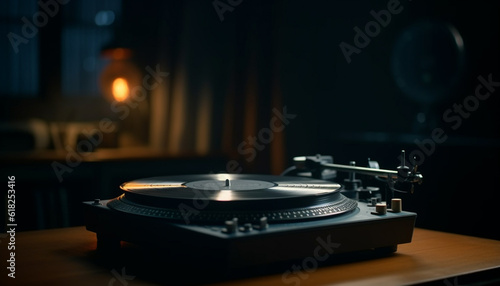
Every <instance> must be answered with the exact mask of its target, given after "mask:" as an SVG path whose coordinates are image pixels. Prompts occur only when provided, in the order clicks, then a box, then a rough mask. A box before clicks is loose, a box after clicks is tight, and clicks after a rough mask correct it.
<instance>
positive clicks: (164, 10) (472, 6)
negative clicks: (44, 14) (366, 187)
mask: <svg viewBox="0 0 500 286" xmlns="http://www.w3.org/2000/svg"><path fill="white" fill-rule="evenodd" d="M49 2H50V1H49ZM392 2H393V1H307V2H305V1H247V0H243V1H232V2H230V3H232V4H235V5H233V6H231V5H230V3H228V2H226V1H223V0H221V1H219V2H217V1H141V2H138V1H126V0H123V1H100V2H97V1H96V2H95V3H94V2H92V1H89V2H87V1H85V2H84V1H76V0H74V1H70V2H68V3H67V4H64V5H62V4H61V5H59V8H60V11H59V12H58V13H56V15H55V16H53V17H50V19H49V21H48V23H47V24H46V25H44V26H43V27H41V28H39V30H38V33H37V34H36V35H35V36H34V37H33V38H32V39H30V41H29V43H28V44H26V45H24V44H21V45H19V49H20V52H19V53H18V54H16V53H13V52H12V46H11V45H10V42H9V40H8V37H5V35H7V34H8V33H9V32H16V33H18V34H21V29H22V24H23V22H22V21H21V18H22V17H23V16H22V15H27V17H28V19H32V18H31V15H33V13H34V12H36V11H40V9H41V8H40V7H39V6H37V5H36V3H35V2H34V1H33V3H35V4H29V3H32V2H30V1H20V3H28V4H26V5H28V6H30V5H31V6H33V5H34V6H33V7H34V8H33V9H34V10H29V9H28V10H26V11H27V12H25V14H16V13H11V14H9V13H6V12H5V13H3V14H2V23H3V24H2V25H3V26H2V34H3V35H4V37H3V39H4V40H3V42H2V49H3V56H2V60H3V61H4V62H3V63H1V65H2V66H3V68H2V78H1V79H0V80H1V81H2V82H4V83H3V85H2V90H0V94H1V96H2V98H1V100H2V104H1V114H0V118H1V119H2V121H3V122H2V132H3V134H2V135H1V136H2V139H1V140H2V142H3V143H2V148H3V151H2V154H3V155H2V173H3V174H13V175H15V176H16V178H17V185H18V191H17V209H18V214H17V215H18V217H19V218H22V222H23V223H21V222H20V223H19V224H20V226H21V228H22V229H23V228H24V229H36V228H47V227H59V226H67V225H78V224H82V223H83V220H82V217H81V212H80V211H81V208H80V202H81V201H83V200H91V199H93V198H95V197H101V198H108V197H111V196H114V195H116V194H118V193H119V190H118V188H117V186H118V185H119V184H120V183H122V182H124V181H126V180H130V179H135V178H140V177H147V176H156V175H175V174H191V173H206V172H218V171H225V170H227V166H226V162H228V160H232V159H234V160H237V162H238V163H239V165H240V166H241V167H242V172H243V173H266V174H269V173H271V174H279V173H280V172H281V171H282V170H283V169H284V168H285V167H287V166H289V165H291V164H292V158H293V156H299V155H314V154H317V153H321V154H326V155H333V156H334V160H335V162H336V163H343V164H347V163H348V162H349V161H351V160H355V161H356V162H357V163H358V164H359V165H365V164H366V159H367V158H368V157H370V158H372V159H373V160H377V161H378V162H379V163H380V166H381V167H382V168H386V169H394V168H395V167H396V166H397V165H398V164H399V159H398V156H399V154H400V151H401V149H405V150H406V151H407V154H418V153H415V152H416V151H415V150H419V146H418V145H417V144H416V143H415V140H420V141H421V140H427V141H425V142H429V141H428V140H429V139H431V138H432V131H433V130H434V129H435V128H441V129H442V130H443V132H444V133H445V134H446V136H447V139H446V140H444V142H442V143H439V144H435V146H434V150H433V151H432V152H429V154H426V155H425V156H424V157H421V158H417V161H419V160H420V161H421V162H422V164H421V165H420V166H419V170H420V171H421V172H422V174H423V175H424V184H422V185H421V186H418V187H417V188H416V191H415V193H414V194H413V195H411V196H410V195H404V208H406V209H407V210H411V211H415V212H417V213H418V219H417V226H418V227H424V228H431V229H438V230H443V231H451V232H457V233H463V234H470V235H475V236H483V237H489V238H495V239H500V230H499V229H498V226H497V225H498V223H497V221H498V219H500V215H499V214H498V211H497V204H498V202H499V201H500V195H499V192H498V190H497V186H496V185H497V183H496V181H497V179H498V177H499V176H498V174H499V171H500V168H499V167H498V161H499V160H498V159H500V156H499V155H500V154H499V150H500V141H499V139H500V138H499V123H498V122H499V118H498V117H499V115H498V114H499V113H498V108H499V104H500V101H499V99H498V92H499V91H494V92H492V93H491V96H490V97H489V98H488V99H486V100H484V101H479V104H478V106H477V108H474V110H473V111H472V112H470V117H469V118H466V119H463V121H462V124H461V125H460V126H459V127H458V128H455V129H454V128H452V125H453V124H451V123H449V122H445V121H443V114H444V113H445V111H446V110H448V109H450V108H453V105H454V104H463V102H464V99H465V98H466V97H467V96H470V95H474V92H475V89H476V86H477V85H478V84H480V81H479V80H478V77H479V76H483V77H484V78H486V79H487V78H488V76H489V75H491V77H492V78H493V81H500V71H499V67H500V65H499V58H498V52H499V51H500V47H499V41H498V40H499V28H500V23H499V22H500V20H499V19H500V17H499V16H500V15H499V14H500V9H499V8H500V7H499V6H500V4H499V3H498V2H496V1H406V0H402V1H399V3H400V4H399V6H398V7H402V11H401V12H400V13H398V14H392V16H391V21H390V23H388V24H387V25H386V27H381V28H380V32H379V33H377V35H375V36H374V37H373V38H371V40H370V43H369V44H368V45H367V46H366V47H364V48H362V49H361V52H360V53H359V54H352V56H351V60H352V61H351V62H350V63H348V62H347V61H346V58H345V57H344V55H343V54H342V51H341V49H340V47H339V45H340V43H341V42H345V43H348V44H350V45H354V37H355V34H356V32H355V30H354V28H355V27H359V28H360V29H362V30H364V28H365V25H366V24H367V23H369V22H370V21H373V20H374V19H373V16H372V15H371V14H370V11H372V10H374V11H375V12H379V11H380V10H382V9H387V5H388V3H392ZM16 3H17V1H7V2H4V3H2V4H1V5H2V6H4V5H5V9H3V10H4V11H11V10H12V9H14V8H13V7H15V6H16V5H21V4H16ZM98 3H100V4H98ZM214 3H215V4H214ZM220 3H223V4H220ZM236 4H237V5H236ZM106 5H107V6H106ZM220 5H228V6H226V8H227V7H230V9H229V10H226V11H224V12H221V11H222V10H219V13H218V12H217V9H224V8H223V7H224V6H220ZM216 7H218V8H216ZM14 10H15V9H14ZM100 10H104V11H115V12H116V13H115V16H116V18H115V21H114V22H113V23H111V24H110V25H108V26H105V27H104V28H102V29H104V30H95V29H94V26H95V25H94V24H93V23H92V21H93V19H94V18H93V17H92V16H93V15H95V14H96V12H98V11H100ZM219 14H220V15H219ZM89 15H90V16H89ZM220 16H221V17H220ZM86 17H87V18H86ZM89 17H90V18H89ZM428 23H434V26H429V24H428ZM445 25H451V26H453V27H454V28H455V29H456V31H458V33H459V34H460V35H461V38H462V39H463V51H462V54H458V53H457V51H456V49H454V47H453V46H448V45H447V44H448V43H449V42H450V41H449V38H447V37H448V34H446V30H444V31H445V33H444V34H440V31H442V30H440V29H442V27H446V26H445ZM412 27H413V28H412ZM414 27H417V28H414ZM418 27H421V28H422V27H423V28H422V29H420V30H418ZM69 28H71V29H69ZM99 29H101V28H99ZM89 31H93V32H92V33H94V34H92V33H91V34H92V35H95V36H93V37H88V33H90V32H89ZM412 31H413V33H411V32H412ZM86 33H87V34H86ZM409 33H410V34H409ZM404 35H406V36H407V37H409V38H404ZM408 35H409V36H408ZM401 37H403V39H406V40H407V43H408V44H407V45H406V46H404V47H403V48H401V49H399V50H398V49H396V47H397V45H398V44H397V43H398V39H401ZM106 46H111V47H127V48H130V49H131V50H133V52H134V55H133V57H132V58H131V59H130V61H132V62H133V63H134V64H135V65H136V66H137V67H139V70H140V71H141V73H142V75H144V74H146V72H145V69H144V67H146V66H150V67H153V68H154V67H156V66H157V65H160V67H161V71H166V72H169V76H168V77H167V78H166V79H165V84H164V86H163V87H162V88H161V89H160V90H158V91H151V92H150V94H149V95H148V99H147V100H146V101H144V102H142V103H141V106H142V107H139V108H138V110H141V111H140V112H135V111H134V112H135V113H138V114H135V113H134V114H132V115H131V116H130V117H129V118H127V119H126V120H124V121H123V122H122V121H120V119H119V118H117V117H118V114H116V113H115V112H113V111H112V110H111V109H110V107H109V106H110V103H109V102H108V101H106V100H105V99H104V97H103V96H102V92H101V91H100V89H99V83H98V78H99V74H100V73H101V72H102V70H103V69H104V68H105V66H106V64H107V63H108V62H106V60H103V59H102V56H101V55H100V52H101V50H102V49H103V48H104V47H106ZM85 52H88V53H89V55H92V57H94V58H93V59H94V62H93V63H94V68H93V69H90V71H88V72H87V73H84V72H83V71H82V70H83V69H84V65H83V64H82V66H79V65H78V63H82V62H89V59H88V58H87V57H86V56H85ZM29 55H31V56H29ZM33 55H36V57H35V56H33ZM21 59H24V60H21ZM395 62H397V63H399V64H400V66H401V65H402V66H404V68H402V69H397V70H394V69H393V65H394V64H395ZM33 70H35V71H36V74H35V76H34V77H36V78H37V80H36V81H28V82H24V83H23V82H22V80H21V83H20V84H17V85H15V84H14V82H18V81H19V80H16V79H17V78H18V77H16V75H18V76H20V75H22V74H25V73H28V72H32V71H33ZM429 76H430V77H431V80H430V81H424V79H429ZM20 78H21V79H23V78H26V77H23V76H20ZM397 78H405V79H406V80H407V81H412V82H416V85H413V86H410V87H408V88H407V89H406V90H405V89H404V88H403V89H402V88H400V86H398V83H397ZM75 82H76V83H75ZM7 83H11V84H10V85H9V84H7ZM23 85H25V86H32V87H33V88H32V89H26V88H21V87H20V86H23ZM420 89H421V90H422V91H421V92H420V95H419V96H413V97H412V96H408V93H409V92H412V91H413V92H417V91H419V90H420ZM409 90H410V91H409ZM415 90H416V91H415ZM155 92H157V93H158V94H160V95H163V96H164V97H165V98H166V100H163V101H161V100H160V101H154V100H153V97H154V96H156V95H153V93H155ZM285 106H286V108H287V111H288V112H289V113H291V114H296V115H297V117H296V118H294V119H291V120H290V123H289V124H288V125H286V127H285V129H284V131H283V132H277V133H276V134H274V140H273V141H272V142H271V143H269V144H265V146H264V148H263V150H261V151H259V152H257V156H256V158H255V159H254V160H247V159H248V155H246V154H243V153H242V152H240V151H239V150H238V146H239V145H240V143H242V142H245V140H248V136H257V137H258V134H259V131H260V130H262V129H263V128H268V127H269V122H270V120H271V118H273V116H274V115H273V114H274V113H273V112H272V110H273V108H276V109H278V110H280V111H281V110H283V108H284V107H285ZM141 108H142V109H141ZM158 109H159V110H160V112H159V111H158ZM155 110H156V111H155ZM163 111H164V112H163ZM419 113H421V114H420V117H421V118H422V117H425V119H426V120H421V121H418V120H417V114H419ZM105 117H108V118H111V119H113V120H115V121H116V122H119V123H120V132H121V133H119V134H117V135H113V136H115V137H116V138H118V139H116V138H115V137H113V136H111V137H113V138H111V139H109V138H107V139H106V140H107V141H106V142H105V143H106V144H103V146H98V148H97V152H100V150H125V151H124V152H125V153H128V154H127V156H123V155H122V154H121V155H119V156H111V158H108V159H106V160H102V159H96V160H90V159H88V160H86V161H85V162H83V163H82V164H81V165H79V166H78V167H77V168H75V169H74V171H73V172H72V173H71V174H69V173H68V174H67V176H66V177H65V180H64V181H63V182H60V181H58V180H57V179H56V178H55V175H54V172H53V169H52V167H51V163H52V162H54V161H60V162H64V159H65V156H66V153H64V152H65V151H62V152H61V151H58V152H53V151H54V149H55V146H54V143H53V142H52V143H49V144H48V145H47V146H46V147H45V149H42V150H40V149H39V150H36V152H35V151H32V150H31V149H33V147H32V146H30V143H29V142H32V141H30V140H32V139H30V137H29V134H26V133H23V132H20V131H19V130H17V129H15V128H14V127H15V126H17V125H16V124H18V123H19V122H26V121H27V120H30V119H33V118H37V119H39V120H42V121H43V122H44V123H46V124H50V123H51V122H58V123H61V122H73V123H74V122H80V123H81V122H96V121H99V120H101V119H102V118H105ZM200 126H202V127H200ZM204 130H205V131H206V132H203V131H204ZM125 133H127V134H131V136H132V137H133V138H135V139H134V140H132V143H130V140H129V141H126V143H123V142H125V141H123V140H121V139H120V134H125ZM156 135H157V136H156ZM26 142H28V143H26ZM110 142H111V143H110ZM127 142H128V143H127ZM200 142H201V143H200ZM203 142H205V143H203ZM245 146H246V145H245ZM428 146H429V145H428ZM127 148H128V149H127ZM130 148H132V149H133V148H143V149H144V148H145V149H147V150H149V149H151V150H154V151H151V152H138V153H137V154H136V155H134V154H133V152H132V151H127V150H132V149H130ZM133 150H136V149H133ZM141 150H142V149H141ZM155 152H156V153H155ZM412 152H413V153H412ZM43 154H49V155H43ZM51 154H52V155H51ZM154 154H161V155H158V156H156V155H154ZM420 154H422V153H420ZM116 157H119V158H116ZM86 158H87V157H86ZM88 158H90V157H88ZM410 163H411V161H410ZM341 179H342V177H340V178H339V180H341ZM61 194H62V195H61ZM61 201H67V202H66V203H67V207H60V205H61V204H60V202H61ZM4 213H5V212H2V215H3V214H4ZM60 217H66V218H65V219H61V218H60Z"/></svg>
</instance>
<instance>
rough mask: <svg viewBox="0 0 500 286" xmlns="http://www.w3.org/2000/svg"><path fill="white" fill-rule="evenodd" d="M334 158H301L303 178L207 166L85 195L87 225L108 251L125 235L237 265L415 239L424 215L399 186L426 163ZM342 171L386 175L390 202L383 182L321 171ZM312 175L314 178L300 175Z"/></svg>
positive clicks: (175, 252) (318, 258) (169, 253)
mask: <svg viewBox="0 0 500 286" xmlns="http://www.w3.org/2000/svg"><path fill="white" fill-rule="evenodd" d="M329 158H331V157H328V156H319V155H318V156H311V157H296V158H295V159H294V160H295V162H296V167H294V168H293V169H294V173H295V175H297V176H271V175H243V174H206V175H185V176H166V177H154V178H147V179H139V180H135V181H131V182H126V183H124V184H122V185H121V189H122V190H123V194H122V195H121V196H119V197H117V198H113V199H110V200H97V199H96V200H95V201H93V202H84V206H85V217H86V227H87V229H88V230H90V231H92V232H95V233H96V234H97V248H98V250H103V251H105V252H106V251H109V250H112V249H118V248H119V247H120V241H125V242H130V243H133V244H137V245H140V246H145V247H149V248H152V249H155V251H156V252H159V253H164V257H165V258H166V259H169V258H171V257H177V258H178V257H179V256H185V257H196V259H202V258H205V260H203V261H206V262H207V263H208V264H210V263H211V262H212V261H217V263H219V265H223V267H227V268H229V269H237V268H240V269H241V268H243V267H251V266H256V265H266V264H272V263H277V262H284V261H297V260H302V259H305V258H310V260H311V259H312V260H314V261H313V262H315V263H318V262H322V261H325V260H327V259H328V260H330V259H334V257H335V256H336V255H337V254H342V253H350V252H357V251H366V250H378V251H382V252H394V251H396V250H397V245H398V244H402V243H409V242H411V239H412V234H413V227H414V224H415V219H416V214H415V213H412V212H407V211H403V210H402V204H401V200H400V199H398V198H393V191H394V190H395V186H396V185H397V184H398V183H408V184H410V185H413V184H414V183H420V182H421V180H422V176H421V175H420V174H419V173H418V172H417V171H416V168H415V169H413V170H409V169H408V167H406V166H405V165H404V163H403V164H402V166H400V167H398V170H397V171H392V170H381V169H375V168H366V167H357V166H353V165H349V166H348V165H338V164H333V163H332V160H329ZM372 167H373V166H372ZM332 170H339V171H348V172H350V173H351V175H350V177H349V179H350V181H351V183H352V182H353V181H359V180H355V177H354V175H353V174H354V173H362V174H369V175H374V176H377V177H379V178H382V179H383V180H386V181H387V182H388V188H387V190H388V192H386V193H390V194H392V195H388V194H386V195H385V197H386V199H390V203H389V204H386V203H385V202H383V201H382V200H381V196H380V195H379V194H378V193H377V190H375V189H373V188H371V189H370V188H363V187H361V186H354V187H353V186H351V187H350V190H348V189H347V188H346V186H347V184H344V187H342V186H341V185H340V184H337V183H334V182H331V181H327V180H324V179H318V178H312V177H315V176H316V177H320V178H321V177H325V176H326V175H328V173H325V171H330V174H331V172H332ZM304 173H309V174H310V176H312V177H300V175H301V174H302V175H303V174H304ZM325 174H326V175H325ZM351 185H352V184H351ZM366 194H369V195H368V196H367V195H366ZM389 207H390V208H389ZM312 260H311V261H312Z"/></svg>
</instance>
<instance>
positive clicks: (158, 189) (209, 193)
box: [108, 174, 357, 223]
mask: <svg viewBox="0 0 500 286" xmlns="http://www.w3.org/2000/svg"><path fill="white" fill-rule="evenodd" d="M121 188H122V190H124V194H123V195H122V196H120V197H118V198H116V199H114V200H111V201H110V202H109V203H108V207H110V208H111V209H114V210H116V211H121V212H126V213H130V214H136V215H142V216H149V217H158V218H165V219H170V220H185V221H186V219H185V218H186V213H188V214H189V221H193V220H195V221H202V222H206V223H207V222H208V223H210V222H214V223H220V222H221V221H224V220H227V219H232V218H235V217H236V218H238V219H240V220H243V221H255V220H258V219H259V217H266V218H267V219H268V220H269V221H287V220H289V221H291V220H302V219H313V218H317V217H325V216H332V215H338V214H341V213H345V212H349V211H352V210H353V209H355V208H356V206H357V203H356V201H354V200H351V199H348V198H346V197H344V196H343V195H342V194H341V193H340V190H339V189H340V185H339V184H336V183H332V182H329V181H323V180H316V179H310V178H298V177H284V176H270V175H240V174H208V175H189V176H167V177H154V178H147V179H140V180H135V181H131V182H127V183H124V184H122V185H121Z"/></svg>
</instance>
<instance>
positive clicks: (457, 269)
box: [0, 227, 500, 286]
mask: <svg viewBox="0 0 500 286" xmlns="http://www.w3.org/2000/svg"><path fill="white" fill-rule="evenodd" d="M0 240H1V242H0V247H1V250H0V253H2V259H1V260H2V267H1V270H0V274H1V278H0V284H1V285H72V286H73V285H125V286H127V285H130V286H133V285H155V283H152V282H148V281H147V280H148V279H143V278H144V277H141V276H140V275H137V276H135V275H134V274H135V273H131V272H130V269H129V270H128V269H127V265H124V264H121V265H120V264H116V265H115V267H110V266H109V265H106V264H105V263H101V262H100V260H99V259H96V251H95V248H96V236H95V234H94V233H92V232H89V231H87V230H86V229H85V227H71V228H62V229H51V230H41V231H30V232H19V233H16V234H15V246H16V250H15V257H16V273H15V276H16V278H15V279H12V278H8V277H7V270H6V267H5V264H6V259H5V258H6V257H8V256H6V255H8V251H7V243H8V241H9V237H6V236H5V234H3V235H1V236H0ZM141 259H142V258H141ZM139 260H140V259H139ZM138 263H142V262H141V261H139V262H138ZM492 269H500V241H496V240H490V239H483V238H477V237H470V236H464V235H457V234H450V233H443V232H438V231H432V230H425V229H418V228H417V229H415V231H414V235H413V241H412V242H411V243H409V244H402V245H399V248H398V251H397V252H396V253H394V254H392V255H389V256H385V257H381V258H376V259H368V260H367V259H364V260H359V261H351V262H348V263H343V264H335V265H330V266H325V267H320V268H318V269H316V270H315V271H311V272H310V273H307V274H306V273H303V274H302V277H301V278H300V280H299V279H298V278H297V280H295V281H294V282H291V281H283V280H282V275H281V274H282V273H277V274H271V275H265V276H258V277H253V278H245V279H240V280H233V281H226V282H220V283H218V284H217V285H329V284H332V285H333V284H335V285H403V284H415V283H423V282H427V281H439V280H441V281H442V283H440V285H456V284H457V282H458V284H459V283H460V281H456V280H454V277H457V276H460V275H465V274H468V273H474V272H480V271H487V270H489V271H490V272H491V271H492ZM163 271H164V273H163V274H162V276H163V277H164V278H165V280H164V281H165V282H166V284H168V283H167V282H168V281H169V277H173V276H174V275H175V274H176V273H169V269H164V270H163ZM494 271H495V273H500V272H496V270H494ZM129 272H130V273H129ZM193 275H196V273H193ZM306 276H307V277H306ZM445 279H448V280H445ZM5 281H6V282H7V284H6V283H5ZM498 281H499V283H500V280H498ZM285 282H288V284H287V283H285ZM214 285H215V284H214Z"/></svg>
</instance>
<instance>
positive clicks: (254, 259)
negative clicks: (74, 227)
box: [84, 201, 416, 272]
mask: <svg viewBox="0 0 500 286" xmlns="http://www.w3.org/2000/svg"><path fill="white" fill-rule="evenodd" d="M106 202H107V201H102V202H101V204H99V205H96V204H93V203H92V202H86V203H84V206H85V214H86V225H87V229H88V230H90V231H93V232H95V233H97V240H98V249H99V250H101V251H102V252H104V253H106V252H112V251H116V250H117V249H118V248H119V247H120V241H126V242H132V243H134V244H137V245H140V246H144V247H149V248H153V249H154V252H159V253H163V254H164V257H166V258H170V257H197V262H198V263H197V264H198V265H199V266H201V267H203V268H206V265H207V264H208V265H210V264H212V263H213V262H214V260H216V261H217V264H218V269H225V270H226V271H228V272H234V269H238V268H243V267H248V266H263V265H264V266H265V265H266V264H276V263H282V262H283V263H290V262H291V261H299V262H301V261H302V260H304V259H305V260H306V264H307V265H306V267H308V266H310V267H318V266H320V265H322V264H325V263H331V262H334V261H335V260H336V257H337V256H338V255H339V254H343V253H350V252H359V251H367V252H369V253H371V254H374V255H376V254H380V255H384V254H386V253H391V252H394V251H396V249H397V245H398V244H402V243H409V242H411V239H412V234H413V227H414V224H415V218H416V214H415V213H411V212H404V211H403V212H400V213H390V212H388V213H387V214H385V215H374V214H372V212H373V211H374V207H370V206H368V205H367V204H365V203H358V208H357V209H356V210H355V211H353V212H351V213H348V214H342V215H337V216H333V217H329V218H322V219H315V220H310V221H298V222H289V223H277V224H276V223H274V224H273V223H271V224H269V226H268V227H267V228H266V229H265V230H256V229H252V230H251V231H237V232H235V233H232V234H227V233H224V232H223V231H222V229H223V225H195V224H182V223H172V222H170V221H168V220H164V219H155V218H151V217H144V216H139V215H131V214H126V213H122V212H116V211H114V210H111V209H109V208H108V207H107V206H106ZM371 254H370V255H371ZM110 255H112V254H110ZM189 265H190V266H191V267H194V264H193V262H192V261H190V263H189Z"/></svg>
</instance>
